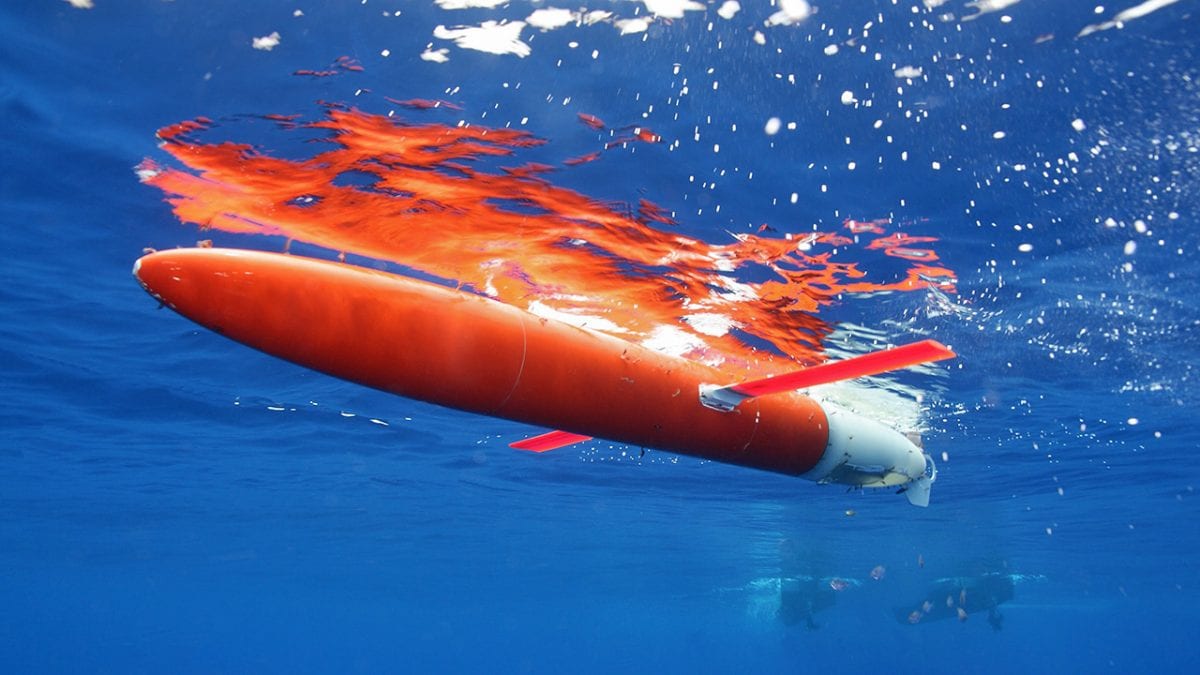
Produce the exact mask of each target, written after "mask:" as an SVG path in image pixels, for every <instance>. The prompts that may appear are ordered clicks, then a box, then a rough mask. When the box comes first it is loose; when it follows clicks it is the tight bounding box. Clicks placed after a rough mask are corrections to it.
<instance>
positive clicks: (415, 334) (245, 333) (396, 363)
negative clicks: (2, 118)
mask: <svg viewBox="0 0 1200 675" xmlns="http://www.w3.org/2000/svg"><path fill="white" fill-rule="evenodd" d="M134 274H135V275H136V276H137V278H138V280H139V281H140V282H141V284H142V285H143V286H144V287H145V288H146V290H147V291H149V292H150V293H151V294H152V295H153V296H155V297H156V298H158V299H159V300H160V301H161V302H163V303H164V304H165V305H167V306H168V307H170V308H172V309H174V310H175V311H177V312H179V313H180V314H182V315H184V316H185V317H187V318H189V319H191V320H193V321H195V322H197V323H199V324H200V325H202V326H205V327H207V328H210V329H212V330H214V331H216V332H218V333H221V334H222V335H225V336H226V337H229V338H231V339H233V340H236V341H238V342H241V343H243V344H246V345H248V346H250V347H253V348H255V349H258V350H260V351H263V352H266V353H268V354H272V355H274V356H277V357H280V358H283V359H286V360H288V361H291V362H293V363H296V364H299V365H302V366H305V367H308V368H312V369H314V370H318V371H321V372H323V373H327V374H329V375H333V376H335V377H339V378H342V379H346V380H350V381H352V382H357V383H359V384H363V385H366V386H369V387H374V388H376V389H381V390H383V391H387V392H391V393H394V394H399V395H401V396H406V397H409V398H414V399H419V400H422V401H427V402H429V403H435V404H438V405H443V406H446V407H450V408H456V409H459V410H465V411H469V412H473V413H479V414H482V415H490V416H494V417H502V418H506V419H510V420H514V421H518V422H524V423H527V424H532V425H538V426H544V427H552V428H556V429H562V430H565V431H567V432H571V433H570V434H567V436H569V437H577V438H581V437H582V436H576V435H582V434H586V435H588V436H596V437H600V438H605V439H610V440H613V441H617V442H620V443H626V444H630V445H637V446H642V447H649V448H658V449H662V450H668V451H671V452H677V453H681V454H686V455H692V456H696V457H702V458H706V459H712V460H716V461H720V462H727V463H731V464H738V465H742V466H748V467H754V468H757V469H765V470H768V471H775V472H779V473H784V474H788V475H793V476H798V475H801V474H804V473H806V472H808V471H809V470H811V469H813V467H814V466H815V465H816V464H817V463H818V461H819V460H820V459H821V457H822V454H823V453H824V452H825V450H826V447H827V444H828V441H829V424H828V420H827V416H826V412H825V410H824V409H823V408H822V407H821V406H820V405H819V404H818V403H817V402H815V401H813V400H812V399H810V398H808V397H805V396H802V395H800V394H795V393H782V394H775V395H771V396H764V397H761V398H751V399H747V400H745V401H744V402H741V403H740V404H739V405H737V406H736V409H733V410H730V411H721V410H716V409H713V408H712V407H709V406H706V405H704V404H702V402H701V399H700V396H699V395H698V392H699V391H700V389H701V387H702V385H703V386H713V385H719V384H724V382H723V379H725V378H723V377H722V375H721V374H720V373H719V372H718V371H716V370H715V369H712V368H709V367H707V366H704V365H702V364H698V363H694V362H690V361H685V360H682V359H679V358H675V357H671V356H667V355H664V354H660V353H657V352H654V351H651V350H649V349H647V348H644V347H641V346H639V345H636V344H633V343H630V342H626V341H623V340H619V339H617V338H613V337H611V336H607V335H602V334H600V333H596V332H592V331H589V330H586V329H582V328H577V327H574V326H570V325H567V324H564V323H561V322H558V321H554V320H551V319H545V318H541V317H538V316H535V315H533V314H531V313H529V312H526V311H523V310H520V309H517V308H515V307H511V306H509V305H505V304H502V303H500V302H497V301H494V300H491V299H488V298H485V297H481V296H478V295H473V294H470V293H465V292H461V291H456V290H453V289H450V288H446V287H443V286H439V285H437V284H433V283H429V282H424V281H419V280H415V279H412V278H408V277H402V276H398V275H394V274H389V273H385V272H379V271H374V270H368V269H364V268H360V267H355V266H352V265H348V264H343V263H334V262H327V261H320V260H313V259H308V258H302V257H297V256H290V255H283V254H275V253H262V252H256V251H243V250H231V249H202V248H197V249H177V250H170V251H161V252H157V253H151V254H149V255H147V256H145V257H143V258H141V259H140V260H139V261H138V262H137V264H136V266H135V267H134ZM922 466H923V464H922Z"/></svg>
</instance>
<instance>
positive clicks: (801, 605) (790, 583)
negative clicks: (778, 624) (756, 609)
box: [778, 576, 837, 630]
mask: <svg viewBox="0 0 1200 675" xmlns="http://www.w3.org/2000/svg"><path fill="white" fill-rule="evenodd" d="M836 602H837V592H836V591H835V590H834V589H833V587H832V586H831V585H830V583H829V580H827V579H819V578H816V577H808V576H803V577H782V578H780V580H779V612H778V616H779V620H780V621H782V622H783V624H784V625H785V626H795V625H796V624H803V625H804V627H805V628H807V629H808V630H816V629H818V628H820V627H821V626H820V624H818V623H817V622H816V620H815V619H814V616H815V615H816V613H817V612H820V611H822V610H826V609H829V608H830V607H833V605H834V604H835V603H836Z"/></svg>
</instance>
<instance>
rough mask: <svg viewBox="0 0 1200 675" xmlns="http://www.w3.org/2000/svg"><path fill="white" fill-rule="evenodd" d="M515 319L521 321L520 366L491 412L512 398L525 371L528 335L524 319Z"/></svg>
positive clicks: (497, 410) (502, 407) (497, 409)
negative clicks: (501, 399) (507, 388)
mask: <svg viewBox="0 0 1200 675" xmlns="http://www.w3.org/2000/svg"><path fill="white" fill-rule="evenodd" d="M517 320H518V321H520V322H521V366H520V367H519V368H517V377H516V379H515V380H513V385H512V388H511V389H509V390H508V394H507V395H506V396H505V397H504V400H503V401H500V404H499V405H497V406H496V408H495V410H493V411H492V412H493V413H498V412H500V411H501V410H503V409H504V406H505V405H507V404H508V399H510V398H512V395H513V394H515V393H516V391H517V387H518V386H519V385H520V384H521V375H523V374H524V373H525V357H526V356H528V355H529V336H528V335H527V334H526V333H525V319H524V318H523V317H517Z"/></svg>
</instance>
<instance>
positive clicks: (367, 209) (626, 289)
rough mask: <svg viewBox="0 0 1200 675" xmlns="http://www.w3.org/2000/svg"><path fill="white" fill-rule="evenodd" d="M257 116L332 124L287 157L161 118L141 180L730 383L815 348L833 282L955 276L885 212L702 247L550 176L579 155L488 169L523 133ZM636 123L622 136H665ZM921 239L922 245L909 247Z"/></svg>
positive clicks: (219, 212)
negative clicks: (309, 150) (884, 269)
mask: <svg viewBox="0 0 1200 675" xmlns="http://www.w3.org/2000/svg"><path fill="white" fill-rule="evenodd" d="M422 103H424V102H422ZM438 103H442V102H438ZM413 107H424V106H418V105H414V106H413ZM430 107H432V106H430ZM267 119H269V120H270V121H271V122H273V123H274V124H277V125H279V127H280V128H282V129H284V130H285V131H286V132H294V131H296V130H308V131H309V132H312V131H317V132H321V133H323V134H324V135H325V137H324V138H322V139H320V140H319V142H317V143H316V144H315V145H313V147H314V148H315V151H314V152H313V154H312V155H311V156H309V157H307V158H301V159H293V158H284V157H278V156H272V155H270V154H268V153H267V152H265V151H263V150H260V149H257V148H255V147H251V146H250V145H247V144H241V143H234V142H229V141H224V142H205V141H202V140H200V139H199V136H201V135H206V133H211V130H212V128H213V126H214V124H213V122H212V121H211V120H208V119H204V118H198V119H196V120H190V121H186V122H180V123H178V124H175V125H171V126H168V127H165V128H163V129H161V130H160V131H159V137H160V139H161V140H162V142H163V145H162V147H163V149H164V150H165V151H166V152H168V153H169V154H170V155H171V156H172V157H173V158H174V159H175V160H177V161H178V162H179V163H180V164H181V165H182V168H175V167H167V166H163V165H161V164H159V163H157V162H155V161H153V160H146V161H145V162H143V164H142V166H141V167H139V169H140V175H141V176H142V177H143V180H144V181H145V182H146V183H149V184H150V185H153V186H155V187H157V188H158V189H160V190H162V191H163V192H164V193H165V194H166V195H167V200H168V201H169V202H170V204H171V205H172V207H173V208H174V211H175V214H176V215H177V216H178V217H179V218H180V219H181V220H183V221H185V222H188V223H194V224H196V225H199V226H201V227H202V228H212V229H216V230H221V231H225V232H232V233H243V234H260V235H278V236H281V237H286V238H288V239H293V240H296V241H302V242H306V243H309V244H313V245H317V246H321V247H325V248H328V249H331V250H333V251H338V252H342V253H352V254H357V255H360V256H366V257H369V258H375V259H379V260H384V261H390V262H394V263H397V264H400V265H403V266H406V267H409V268H412V269H415V270H420V271H421V272H424V273H427V274H430V275H434V276H437V277H441V278H444V279H447V280H452V281H455V282H457V283H458V284H459V285H460V286H463V287H467V288H470V289H472V290H475V291H477V292H480V293H484V294H487V295H489V296H492V297H494V298H496V299H497V300H500V301H502V302H505V303H508V304H511V305H514V306H517V307H521V308H523V309H528V310H530V311H532V312H534V313H536V314H539V315H541V316H552V317H556V318H559V319H562V320H566V321H569V322H572V323H576V324H578V325H585V326H587V327H589V328H593V329H596V330H600V331H603V332H607V333H610V334H613V335H616V336H619V337H622V338H624V339H627V340H631V341H634V342H639V343H642V344H646V345H648V346H650V347H652V348H655V349H659V350H660V351H665V352H669V353H674V354H677V355H680V356H683V357H685V358H690V359H696V360H701V361H704V362H707V363H710V364H713V365H717V366H719V367H721V368H723V369H724V370H726V371H727V372H728V373H729V374H730V376H731V378H736V377H743V376H746V375H758V374H762V373H765V372H772V371H779V370H782V369H786V368H790V367H794V364H793V363H791V361H793V360H794V361H798V362H800V363H803V364H810V363H815V362H819V361H823V360H824V358H823V356H822V351H821V339H822V338H823V337H824V336H825V335H827V334H828V333H829V332H830V330H831V326H830V325H829V324H828V323H827V322H825V321H823V320H822V319H821V318H820V317H819V316H818V311H819V310H820V308H821V307H822V306H825V305H828V304H830V303H832V302H833V301H834V300H835V299H836V297H837V296H838V295H839V294H854V293H875V292H880V291H914V290H919V289H923V288H925V287H927V286H928V285H929V284H931V283H937V284H940V285H942V286H943V287H945V286H948V285H949V284H950V283H951V282H952V280H953V274H952V273H951V272H950V270H948V269H946V268H944V267H941V266H938V265H935V264H934V263H935V261H936V260H937V257H936V255H933V252H932V250H931V249H928V248H925V247H926V246H928V245H929V244H930V243H931V242H932V241H933V240H932V238H925V237H922V238H917V237H899V236H897V235H896V234H893V235H885V234H884V232H885V229H886V228H887V226H888V225H889V223H888V222H887V221H886V220H882V221H872V222H871V223H869V226H864V224H863V223H859V222H857V221H847V222H846V223H845V224H844V226H843V228H842V232H825V233H809V234H807V235H805V236H802V237H801V236H790V235H787V236H784V237H766V236H759V235H756V234H738V235H735V236H734V237H733V240H732V241H730V242H728V243H723V244H713V243H709V242H706V241H703V240H701V239H698V238H694V237H689V236H686V235H685V234H682V233H681V230H682V227H681V226H679V225H677V224H676V217H675V214H673V213H672V212H671V211H670V210H668V209H665V208H663V207H661V206H658V205H656V204H654V203H653V202H651V201H649V200H646V199H641V200H639V202H638V203H637V204H636V206H632V205H618V204H613V203H611V202H604V201H601V200H599V199H596V198H594V197H590V196H587V195H585V194H582V193H581V192H579V191H577V190H574V189H570V188H567V187H563V186H559V185H555V184H554V183H553V182H551V181H550V180H549V179H548V176H549V175H550V174H551V173H552V172H554V171H557V170H561V169H563V168H566V167H569V166H570V165H572V164H578V163H579V161H580V160H579V159H578V158H577V159H574V160H571V159H568V160H564V161H563V162H562V163H561V164H560V165H559V166H551V165H547V164H542V163H536V162H525V163H523V164H521V163H517V162H514V163H513V166H511V167H506V168H500V169H493V168H489V167H488V166H487V165H488V164H489V163H492V162H494V161H495V160H494V159H492V160H491V162H489V161H487V160H489V159H490V158H508V157H511V156H513V155H514V154H516V153H518V152H520V151H522V150H523V149H527V148H530V147H533V146H538V145H542V144H543V143H544V141H543V140H541V139H539V138H536V137H534V136H533V135H531V134H529V133H527V132H524V131H517V130H512V129H503V128H489V127H484V126H478V125H447V124H439V123H416V122H411V121H410V122H404V121H397V120H396V119H395V118H391V117H386V116H381V115H375V114H369V113H366V112H362V111H359V110H355V109H350V108H345V107H342V106H336V105H334V106H329V107H328V108H327V112H326V115H325V117H324V118H323V119H320V120H317V121H313V122H308V123H303V122H300V121H298V120H297V119H296V118H294V117H292V116H271V117H269V118H267ZM581 120H582V121H583V122H584V123H585V124H588V126H593V128H595V126H597V125H600V124H602V123H601V122H600V121H599V119H598V118H594V117H591V116H589V117H588V119H584V118H583V117H582V116H581ZM641 132H643V130H641V129H637V130H635V131H634V132H633V138H634V139H636V140H641V141H647V142H655V141H657V140H658V137H657V136H656V135H654V136H652V137H643V136H646V135H647V134H649V132H645V133H644V134H643V133H641ZM622 140H623V139H622ZM594 159H596V157H592V156H588V158H587V161H594ZM504 161H507V160H504ZM764 227H765V226H764ZM659 228H662V229H659ZM761 229H763V228H760V230H761ZM769 229H771V230H773V229H774V228H769ZM917 243H919V244H921V245H922V249H920V250H921V251H924V252H927V253H928V255H925V254H924V253H920V254H913V255H909V254H910V253H911V251H915V250H917V249H912V248H911V246H910V245H911V244H917ZM872 249H882V250H883V251H884V252H885V253H890V254H892V261H891V264H890V269H889V272H888V273H887V276H888V279H886V280H881V279H873V278H872V276H871V275H870V274H868V270H867V269H865V268H864V267H863V266H862V264H860V262H858V261H856V260H854V255H852V252H853V251H864V252H865V251H869V250H872ZM875 257H876V258H877V259H878V258H880V257H879V256H875ZM895 258H900V259H901V260H900V261H897V260H895ZM898 263H899V264H901V266H902V268H901V269H900V270H899V271H898V272H897V270H896V269H895V268H896V266H897V264H898ZM752 279H763V280H761V281H754V280H752ZM781 356H782V357H783V358H782V359H781Z"/></svg>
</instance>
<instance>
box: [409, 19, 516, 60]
mask: <svg viewBox="0 0 1200 675" xmlns="http://www.w3.org/2000/svg"><path fill="white" fill-rule="evenodd" d="M524 28H525V22H524V21H511V22H501V21H484V22H483V23H481V24H479V25H478V26H458V27H455V28H446V27H445V26H438V27H437V28H434V29H433V36H434V37H435V38H438V39H441V40H453V41H454V44H456V45H458V46H459V47H461V48H463V49H474V50H476V51H480V52H487V53H488V54H515V55H517V56H519V57H521V58H524V57H526V56H529V53H530V51H531V50H530V49H529V45H527V44H525V43H524V42H522V41H521V31H522V30H523V29H524Z"/></svg>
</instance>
